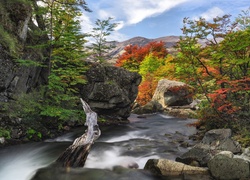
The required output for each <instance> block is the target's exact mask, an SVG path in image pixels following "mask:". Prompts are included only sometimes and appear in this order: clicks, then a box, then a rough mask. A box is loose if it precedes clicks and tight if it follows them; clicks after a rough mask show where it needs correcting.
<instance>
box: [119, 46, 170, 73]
mask: <svg viewBox="0 0 250 180" xmlns="http://www.w3.org/2000/svg"><path fill="white" fill-rule="evenodd" d="M124 51H125V52H124V53H123V54H122V55H120V56H119V57H118V60H117V61H116V64H115V66H119V67H124V68H126V69H128V70H130V71H137V72H138V70H139V66H140V64H141V62H142V61H143V60H144V58H145V57H146V56H147V55H149V54H150V53H152V54H153V56H156V57H157V58H164V57H166V56H167V54H168V51H167V50H166V47H165V44H164V43H163V42H150V43H148V44H147V45H145V46H142V47H140V46H138V45H128V46H126V47H125V48H124Z"/></svg>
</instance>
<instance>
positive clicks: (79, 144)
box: [56, 99, 101, 167]
mask: <svg viewBox="0 0 250 180" xmlns="http://www.w3.org/2000/svg"><path fill="white" fill-rule="evenodd" d="M80 100H81V102H82V107H83V110H84V111H85V113H86V122H85V126H88V128H87V130H86V131H85V133H84V134H83V135H82V136H80V137H78V138H76V139H75V141H74V142H73V144H72V145H70V146H69V147H68V148H67V149H66V150H65V151H64V152H63V153H62V154H61V155H60V156H59V158H58V159H57V160H56V162H57V163H58V164H60V165H62V166H63V167H83V166H84V164H85V161H86V159H87V156H88V154H89V151H90V149H91V146H92V144H93V143H94V141H95V140H96V139H98V138H99V136H100V135H101V131H100V129H99V126H98V124H97V114H96V113H95V112H94V111H92V110H91V108H90V107H89V105H88V104H87V103H86V102H85V101H83V100H82V99H80Z"/></svg>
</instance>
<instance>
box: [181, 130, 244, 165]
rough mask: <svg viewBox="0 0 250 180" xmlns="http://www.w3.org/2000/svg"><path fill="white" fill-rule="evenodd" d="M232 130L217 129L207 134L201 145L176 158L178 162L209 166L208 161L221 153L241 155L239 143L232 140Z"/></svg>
mask: <svg viewBox="0 0 250 180" xmlns="http://www.w3.org/2000/svg"><path fill="white" fill-rule="evenodd" d="M231 135H232V132H231V130H230V129H215V130H210V131H208V132H206V133H205V136H204V137H203V139H202V141H201V143H198V144H196V145H195V146H194V147H193V148H192V149H190V150H189V151H188V152H186V153H184V154H183V155H181V156H179V157H177V158H176V161H178V162H183V163H185V164H192V163H196V164H197V163H198V164H199V166H207V163H208V161H209V160H210V159H211V158H212V157H214V156H215V155H216V154H218V153H219V152H221V151H230V152H232V153H240V152H241V151H242V149H241V146H240V144H239V143H238V142H236V141H234V140H232V139H231Z"/></svg>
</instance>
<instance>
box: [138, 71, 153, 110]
mask: <svg viewBox="0 0 250 180" xmlns="http://www.w3.org/2000/svg"><path fill="white" fill-rule="evenodd" d="M156 86H157V81H154V80H153V78H152V77H150V75H148V78H147V79H146V80H145V81H143V82H142V83H141V84H140V86H139V93H138V96H137V99H136V101H137V102H138V103H139V104H140V105H145V104H146V103H147V102H149V101H150V100H151V99H152V97H153V95H154V91H155V89H156Z"/></svg>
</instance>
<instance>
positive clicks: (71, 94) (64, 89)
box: [41, 1, 87, 120]
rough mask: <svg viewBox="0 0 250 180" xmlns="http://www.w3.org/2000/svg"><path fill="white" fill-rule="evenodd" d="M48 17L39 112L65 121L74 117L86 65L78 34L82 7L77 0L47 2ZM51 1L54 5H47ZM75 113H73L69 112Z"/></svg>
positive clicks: (82, 37) (81, 42) (82, 38)
mask: <svg viewBox="0 0 250 180" xmlns="http://www.w3.org/2000/svg"><path fill="white" fill-rule="evenodd" d="M47 3H48V6H47V8H49V9H48V12H49V14H46V15H48V17H49V19H47V21H45V25H46V28H47V29H48V30H49V32H50V36H51V37H50V46H49V47H50V52H51V54H50V57H49V59H50V65H49V66H50V75H49V84H48V86H47V90H46V93H45V95H46V97H45V98H46V99H45V101H44V104H45V105H44V106H43V109H42V111H41V115H43V116H50V117H56V118H59V119H62V120H66V119H69V118H72V117H75V118H76V119H77V118H79V117H78V116H77V114H78V111H76V110H75V109H76V108H75V107H76V106H77V101H78V97H77V95H76V94H77V92H78V87H77V86H78V85H80V84H84V83H85V82H86V81H85V78H84V72H85V71H86V64H85V62H84V61H83V58H84V57H86V53H85V52H84V50H83V46H84V44H85V43H86V42H87V41H86V40H85V37H86V35H83V34H82V33H81V28H80V21H79V19H78V17H80V16H81V9H80V8H79V7H78V6H76V5H75V3H77V1H67V2H65V1H48V2H47ZM50 3H53V4H50ZM74 113H76V114H75V115H74V116H73V115H72V114H74Z"/></svg>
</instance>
